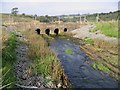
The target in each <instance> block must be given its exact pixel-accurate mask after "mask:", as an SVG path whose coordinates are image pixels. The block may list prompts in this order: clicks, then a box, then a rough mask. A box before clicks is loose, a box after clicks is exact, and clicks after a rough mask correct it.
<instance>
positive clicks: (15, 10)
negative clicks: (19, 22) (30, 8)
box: [11, 7, 18, 15]
mask: <svg viewBox="0 0 120 90" xmlns="http://www.w3.org/2000/svg"><path fill="white" fill-rule="evenodd" d="M11 13H12V14H15V15H16V14H17V13H18V8H17V7H15V8H12V10H11Z"/></svg>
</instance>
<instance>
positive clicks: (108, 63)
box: [81, 39, 120, 80]
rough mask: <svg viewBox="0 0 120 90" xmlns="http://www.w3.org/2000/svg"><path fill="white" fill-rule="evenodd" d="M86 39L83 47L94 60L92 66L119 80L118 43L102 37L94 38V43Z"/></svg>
mask: <svg viewBox="0 0 120 90" xmlns="http://www.w3.org/2000/svg"><path fill="white" fill-rule="evenodd" d="M84 41H85V44H83V45H82V46H81V48H82V49H83V50H84V51H85V52H86V53H87V55H88V56H89V57H90V58H91V59H92V60H93V61H94V63H92V64H91V66H92V67H93V68H94V69H98V70H100V71H105V72H107V73H108V74H109V75H111V76H112V77H114V78H116V79H117V80H119V75H120V72H119V64H118V45H117V44H115V43H112V42H109V41H104V40H101V39H92V41H93V43H92V44H91V43H88V42H89V40H88V41H87V40H84ZM90 41H91V40H90ZM86 42H87V43H86Z"/></svg>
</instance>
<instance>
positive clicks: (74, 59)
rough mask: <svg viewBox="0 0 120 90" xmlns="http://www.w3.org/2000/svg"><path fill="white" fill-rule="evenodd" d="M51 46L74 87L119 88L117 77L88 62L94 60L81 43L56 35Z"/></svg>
mask: <svg viewBox="0 0 120 90" xmlns="http://www.w3.org/2000/svg"><path fill="white" fill-rule="evenodd" d="M50 47H51V49H52V50H53V51H54V52H55V53H56V54H57V57H58V58H59V59H60V61H61V63H62V66H63V69H64V71H65V74H66V75H67V76H68V79H69V80H70V82H71V83H72V86H73V87H74V88H118V82H117V81H116V80H115V79H113V78H112V77H110V76H109V75H108V74H106V73H104V72H100V71H99V70H95V69H93V68H92V67H91V66H90V65H89V64H88V63H90V62H92V61H91V60H90V58H89V57H87V55H86V53H84V52H83V51H82V50H81V48H80V46H79V45H76V44H74V43H73V42H72V41H70V40H69V39H65V38H60V37H56V38H55V40H54V41H53V42H51V44H50ZM68 48H69V49H71V51H72V53H71V54H67V53H66V50H67V49H68Z"/></svg>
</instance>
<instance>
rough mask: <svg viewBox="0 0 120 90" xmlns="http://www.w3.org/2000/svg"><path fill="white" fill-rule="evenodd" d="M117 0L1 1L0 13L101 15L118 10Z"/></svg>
mask: <svg viewBox="0 0 120 90" xmlns="http://www.w3.org/2000/svg"><path fill="white" fill-rule="evenodd" d="M118 2H119V0H99V1H97V0H59V1H58V0H2V2H0V6H2V11H0V13H1V12H2V13H10V12H11V9H12V8H13V7H18V9H19V13H20V14H21V13H25V14H32V15H34V14H37V15H63V14H66V15H67V14H78V13H79V14H87V13H101V12H110V11H117V10H118Z"/></svg>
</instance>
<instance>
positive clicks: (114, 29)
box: [90, 22, 120, 38]
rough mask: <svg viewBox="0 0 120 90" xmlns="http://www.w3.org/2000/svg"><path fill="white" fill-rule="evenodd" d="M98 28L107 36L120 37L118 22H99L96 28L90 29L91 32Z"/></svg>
mask: <svg viewBox="0 0 120 90" xmlns="http://www.w3.org/2000/svg"><path fill="white" fill-rule="evenodd" d="M98 30H99V31H100V32H101V33H102V34H104V35H106V36H110V37H115V38H120V36H119V35H118V34H120V31H119V30H118V22H97V23H96V28H95V29H93V30H90V32H96V31H98Z"/></svg>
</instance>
